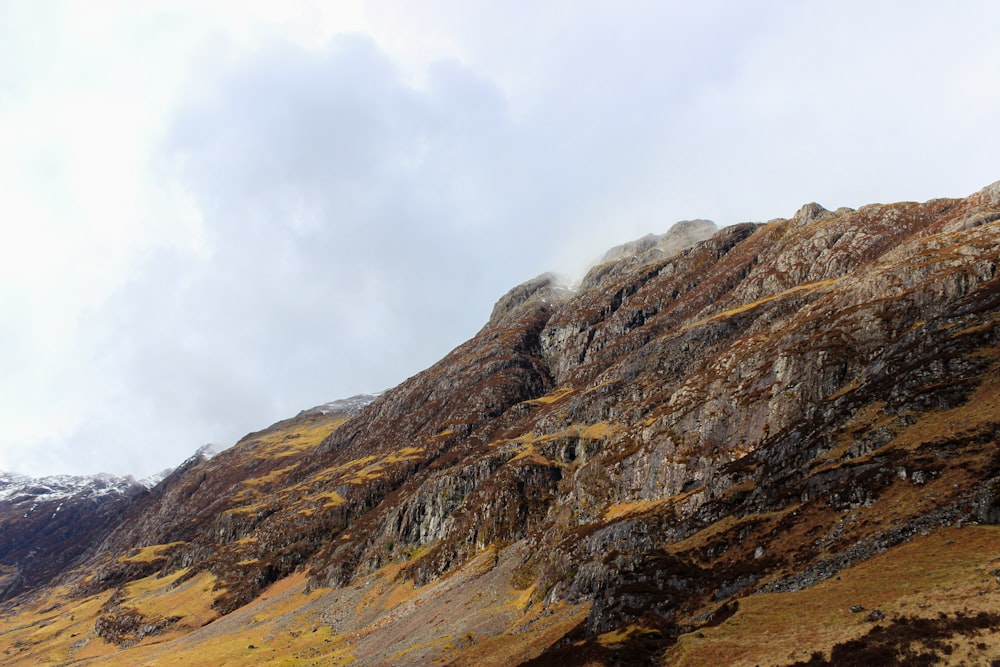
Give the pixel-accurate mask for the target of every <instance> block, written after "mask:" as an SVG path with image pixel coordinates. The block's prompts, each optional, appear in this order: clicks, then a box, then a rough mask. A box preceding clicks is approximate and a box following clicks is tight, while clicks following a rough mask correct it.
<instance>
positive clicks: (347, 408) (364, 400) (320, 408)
mask: <svg viewBox="0 0 1000 667" xmlns="http://www.w3.org/2000/svg"><path fill="white" fill-rule="evenodd" d="M383 393H384V392H381V391H379V392H375V393H374V394H356V395H354V396H351V397H349V398H341V399H338V400H336V401H330V402H329V403H323V404H322V405H317V406H316V407H314V408H309V409H307V410H302V411H301V412H300V413H299V416H304V415H309V414H319V415H329V414H337V413H343V414H354V413H355V412H359V411H360V410H362V409H363V408H365V407H366V406H367V405H369V404H370V403H372V402H373V401H374V400H375V399H376V398H378V397H379V396H381V395H382V394H383Z"/></svg>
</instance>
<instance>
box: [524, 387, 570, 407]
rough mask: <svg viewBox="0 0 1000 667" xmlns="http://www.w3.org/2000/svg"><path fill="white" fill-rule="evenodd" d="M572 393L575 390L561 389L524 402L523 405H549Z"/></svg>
mask: <svg viewBox="0 0 1000 667" xmlns="http://www.w3.org/2000/svg"><path fill="white" fill-rule="evenodd" d="M574 391H576V389H574V388H573V387H563V388H561V389H556V390H555V391H554V392H552V393H550V394H546V395H545V396H539V397H538V398H533V399H531V400H530V401H524V405H533V406H534V405H551V404H553V403H555V402H557V401H560V400H562V399H564V398H566V397H567V396H569V395H570V394H572V393H573V392H574Z"/></svg>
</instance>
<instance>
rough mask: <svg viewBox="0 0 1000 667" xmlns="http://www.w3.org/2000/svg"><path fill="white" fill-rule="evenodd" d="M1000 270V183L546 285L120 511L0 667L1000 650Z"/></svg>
mask: <svg viewBox="0 0 1000 667" xmlns="http://www.w3.org/2000/svg"><path fill="white" fill-rule="evenodd" d="M998 248H1000V183H997V184H994V185H992V186H989V187H987V188H985V189H983V190H982V191H980V192H977V193H975V194H973V195H971V196H969V197H967V198H965V199H939V200H933V201H929V202H926V203H899V204H892V205H881V204H875V205H870V206H865V207H862V208H860V209H858V210H851V209H846V208H845V209H838V210H836V211H828V210H825V209H824V208H822V207H821V206H819V205H817V204H808V205H806V206H803V207H802V208H801V209H800V210H799V211H798V212H797V213H796V214H795V215H794V216H792V217H791V218H789V219H778V220H772V221H770V222H767V223H763V224H749V223H748V224H741V225H735V226H731V227H726V228H722V229H716V228H715V226H714V225H712V224H711V223H707V222H705V221H693V222H686V223H682V224H680V225H679V226H677V227H675V228H674V229H673V230H671V231H669V232H668V233H666V234H664V235H662V236H650V237H646V238H644V239H640V240H639V241H636V242H633V243H630V244H625V245H623V246H620V247H619V248H616V249H613V250H612V251H610V252H609V253H608V254H607V255H606V257H605V258H604V261H603V262H602V263H601V264H599V265H598V266H596V267H594V268H593V269H591V271H590V272H589V273H588V274H587V275H586V277H584V279H583V280H582V281H581V283H580V285H579V286H578V287H577V288H575V289H569V288H566V287H563V286H560V285H558V284H557V283H556V282H555V281H554V279H553V278H552V277H551V276H541V277H539V278H537V279H535V280H532V281H529V282H527V283H525V284H523V285H520V286H518V287H515V288H514V289H512V290H511V291H510V292H509V293H508V294H507V295H505V296H504V297H503V298H501V299H500V300H499V301H498V303H497V304H496V306H495V308H494V310H493V313H492V315H491V317H490V320H489V322H487V323H486V325H485V326H484V327H483V329H482V330H481V331H480V332H479V333H478V334H477V335H476V336H475V337H473V338H472V339H471V340H470V341H468V342H466V343H464V344H463V345H461V346H459V347H458V348H456V349H455V350H454V351H452V352H451V353H450V354H449V355H447V356H446V357H445V358H444V359H442V360H441V361H440V362H438V363H437V364H435V365H434V366H432V367H431V368H429V369H427V370H426V371H424V372H422V373H420V374H418V375H416V376H414V377H412V378H410V379H409V380H407V381H406V382H403V383H402V384H401V385H399V386H398V387H395V388H393V389H391V390H389V391H386V392H384V393H382V394H380V395H378V397H377V398H374V399H373V400H372V401H371V402H370V403H368V404H366V405H363V406H358V408H357V410H356V411H353V408H352V409H351V410H349V411H348V412H340V411H338V410H340V409H342V408H331V409H329V410H324V409H314V410H307V411H303V412H302V413H300V414H299V415H297V416H296V417H293V418H291V419H288V420H285V421H283V422H279V423H278V424H275V425H273V426H271V427H269V428H267V429H264V430H262V431H260V432H257V433H252V434H250V435H248V436H246V437H245V438H243V439H242V440H241V441H240V442H239V443H237V444H236V445H235V446H233V447H231V448H229V449H227V450H225V451H223V452H220V453H219V454H217V455H216V456H214V457H212V458H204V457H195V458H193V459H191V460H189V461H188V462H185V464H183V465H182V466H180V467H179V468H178V469H177V470H175V471H174V472H173V473H171V474H170V475H169V476H168V477H167V478H165V479H164V480H163V481H162V482H160V483H159V484H158V485H156V486H155V487H154V488H152V489H150V490H148V491H142V492H139V493H135V494H131V495H128V496H127V499H126V500H125V501H124V504H123V505H122V506H121V509H120V511H117V512H116V516H115V520H114V521H112V522H111V524H110V525H108V526H107V528H106V529H104V528H102V529H100V530H94V531H92V533H91V534H90V536H89V537H88V539H87V540H84V542H85V543H86V548H85V549H82V550H81V551H80V552H79V554H80V555H79V556H76V557H74V558H72V559H69V560H65V561H62V562H56V563H54V564H53V565H52V566H51V568H50V570H49V571H48V573H47V575H46V576H45V577H44V578H40V579H38V581H37V584H36V585H33V586H31V587H29V588H27V589H26V588H24V587H22V588H21V589H19V590H8V591H7V592H5V593H4V594H3V595H4V597H5V598H6V600H7V602H6V606H5V607H4V608H3V611H2V614H0V647H2V648H0V662H2V663H3V664H32V665H34V664H91V663H94V664H97V663H100V664H109V663H110V664H118V663H120V664H129V665H134V664H205V663H209V662H213V661H221V662H222V663H224V664H318V665H319V664H322V665H331V664H359V665H427V664H454V665H490V664H504V665H507V664H538V665H541V664H559V665H612V664H669V665H701V664H748V665H754V664H781V665H791V664H803V665H805V664H808V665H824V664H844V665H848V664H849V665H858V664H935V663H936V662H941V663H942V664H944V663H951V664H990V661H1000V636H998V633H997V630H996V628H998V627H1000V614H998V613H997V609H998V608H1000V606H998V603H1000V584H998V581H1000V579H998V576H1000V528H998V527H997V524H998V523H1000V449H998V446H997V443H998V436H1000V277H998V275H997V263H998V255H1000V252H998ZM362 403H364V401H362ZM3 521H4V522H10V523H4V524H3V526H7V525H15V524H17V518H16V517H13V516H11V517H9V518H8V517H6V516H5V518H4V519H3ZM103 525H104V524H102V526H103ZM4 529H5V530H7V528H6V527H5V528H4ZM3 562H5V563H7V566H8V568H9V567H12V566H13V567H19V566H18V565H15V564H12V563H10V562H8V561H3Z"/></svg>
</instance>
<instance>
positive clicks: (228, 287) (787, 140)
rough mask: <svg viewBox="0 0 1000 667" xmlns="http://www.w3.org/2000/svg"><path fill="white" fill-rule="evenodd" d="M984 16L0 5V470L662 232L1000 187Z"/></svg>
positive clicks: (484, 305) (454, 326) (444, 6)
mask: <svg viewBox="0 0 1000 667" xmlns="http://www.w3.org/2000/svg"><path fill="white" fill-rule="evenodd" d="M997 26H1000V3H997V2H994V1H992V0H987V1H983V2H972V1H968V2H963V1H961V0H956V1H955V2H947V3H945V2H938V1H933V2H920V1H915V0H907V1H905V2H904V1H896V2H885V1H883V2H879V1H877V0H863V1H857V2H854V1H847V0H838V1H837V2H829V1H817V2H806V1H802V2H795V1H793V0H781V1H775V2H767V1H748V0H732V1H728V2H721V1H718V2H711V1H705V0H699V1H698V2H694V1H690V0H689V1H684V2H681V1H677V2H670V1H665V0H660V1H650V2H641V1H628V0H616V1H614V2H611V1H608V2H588V1H585V0H584V1H581V0H566V1H554V2H544V1H541V2H539V1H534V0H533V1H525V2H520V1H511V0H505V1H504V2H470V1H468V0H455V1H444V0H421V1H420V2H408V1H402V0H400V1H390V0H386V1H380V0H373V1H371V2H362V1H359V2H350V1H346V0H337V1H336V2H334V1H330V2H305V1H302V2H298V1H293V0H278V1H276V2H256V3H254V2H246V1H243V0H234V1H233V2H208V1H206V0H195V1H192V2H154V1H144V2H132V1H122V2H101V1H99V0H87V1H80V2H59V1H57V0H45V1H39V0H24V1H20V0H0V225H2V237H0V469H5V470H15V471H19V472H24V473H28V474H36V475H39V474H55V473H96V472H101V471H107V472H112V473H122V474H124V473H134V474H137V475H140V476H141V475H147V474H150V473H153V472H155V471H157V470H160V469H162V468H165V467H168V466H174V465H176V464H178V463H179V462H180V461H182V460H183V459H185V458H186V457H187V456H189V455H190V454H191V453H193V452H194V450H195V449H196V448H197V447H199V446H200V445H203V444H205V443H209V442H211V443H216V444H218V445H222V446H228V445H231V444H233V443H234V442H235V441H236V440H237V439H239V438H240V437H241V436H242V435H244V434H245V433H247V432H249V431H253V430H257V429H260V428H263V427H265V426H267V425H269V424H270V423H272V422H274V421H276V420H278V419H282V418H285V417H288V416H292V415H294V414H295V413H297V412H298V411H299V410H300V409H303V408H307V407H311V406H313V405H316V404H319V403H323V402H326V401H329V400H333V399H336V398H342V397H346V396H350V395H353V394H356V393H360V392H372V391H377V390H381V389H385V388H388V387H391V386H394V385H395V384H397V383H399V382H401V381H402V380H404V379H406V378H407V377H408V376H410V375H412V374H414V373H416V372H418V371H420V370H422V369H423V368H426V367H427V366H429V365H430V364H432V363H433V362H435V361H436V360H438V359H439V358H441V357H442V356H443V355H444V354H446V353H447V352H448V351H449V350H451V349H452V348H453V347H455V346H456V345H458V344H459V343H461V342H462V341H464V340H466V339H468V338H469V337H470V336H472V335H473V334H475V332H476V331H477V330H478V329H479V328H480V327H481V326H482V325H483V324H484V323H485V321H486V319H487V317H488V315H489V312H490V309H491V307H492V305H493V303H494V302H495V301H496V299H497V298H499V297H500V296H501V295H502V294H503V293H504V292H506V291H507V290H508V289H509V288H510V287H512V286H514V285H516V284H518V283H521V282H523V281H525V280H528V279H530V278H532V277H534V276H536V275H538V274H540V273H542V272H544V271H547V270H556V271H561V272H564V273H566V274H573V273H575V272H576V273H578V272H580V271H581V270H582V269H583V268H584V266H585V265H586V263H587V262H589V261H591V260H593V259H594V258H596V257H598V256H599V255H600V254H601V253H602V252H603V251H604V250H605V249H607V248H608V247H610V246H612V245H615V244H618V243H621V242H624V241H627V240H631V239H633V238H636V237H639V236H642V235H643V234H645V233H648V232H663V231H665V230H666V229H667V228H669V226H670V225H671V224H672V223H673V222H675V221H678V220H682V219H689V218H696V217H698V218H709V219H712V220H715V221H716V222H717V223H719V224H722V225H724V224H732V223H735V222H742V221H748V220H749V221H765V220H768V219H772V218H776V217H788V216H791V215H792V214H793V213H794V212H795V210H796V209H797V208H798V207H799V206H800V205H801V204H803V203H806V202H809V201H818V202H819V203H821V204H823V205H824V206H826V207H827V208H837V207H840V206H851V207H857V206H860V205H863V204H866V203H871V202H876V201H883V202H890V201H900V200H916V201H924V200H927V199H931V198H934V197H940V196H957V197H960V196H966V195H968V194H970V193H972V192H974V191H976V190H978V189H980V188H981V187H983V186H985V185H987V184H989V183H990V182H992V181H995V180H997V179H1000V161H998V157H997V156H998V155H1000V150H998V148H1000V146H998V141H1000V140H998V137H1000V132H998V131H997V123H998V119H1000V75H998V64H1000V40H998V39H997V38H996V28H997Z"/></svg>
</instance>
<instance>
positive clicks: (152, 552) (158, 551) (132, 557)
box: [118, 542, 187, 563]
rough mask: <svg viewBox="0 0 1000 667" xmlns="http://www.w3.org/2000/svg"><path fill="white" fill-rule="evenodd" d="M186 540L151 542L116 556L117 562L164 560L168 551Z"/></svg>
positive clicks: (153, 561)
mask: <svg viewBox="0 0 1000 667" xmlns="http://www.w3.org/2000/svg"><path fill="white" fill-rule="evenodd" d="M185 544H187V542H170V543H168V544H153V545H150V546H148V547H142V548H141V549H138V550H136V551H135V552H134V553H130V554H129V555H127V556H121V557H120V558H118V562H119V563H155V562H156V561H158V560H166V559H167V557H168V556H169V555H170V552H171V551H173V550H174V549H176V548H177V547H180V546H183V545H185Z"/></svg>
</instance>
